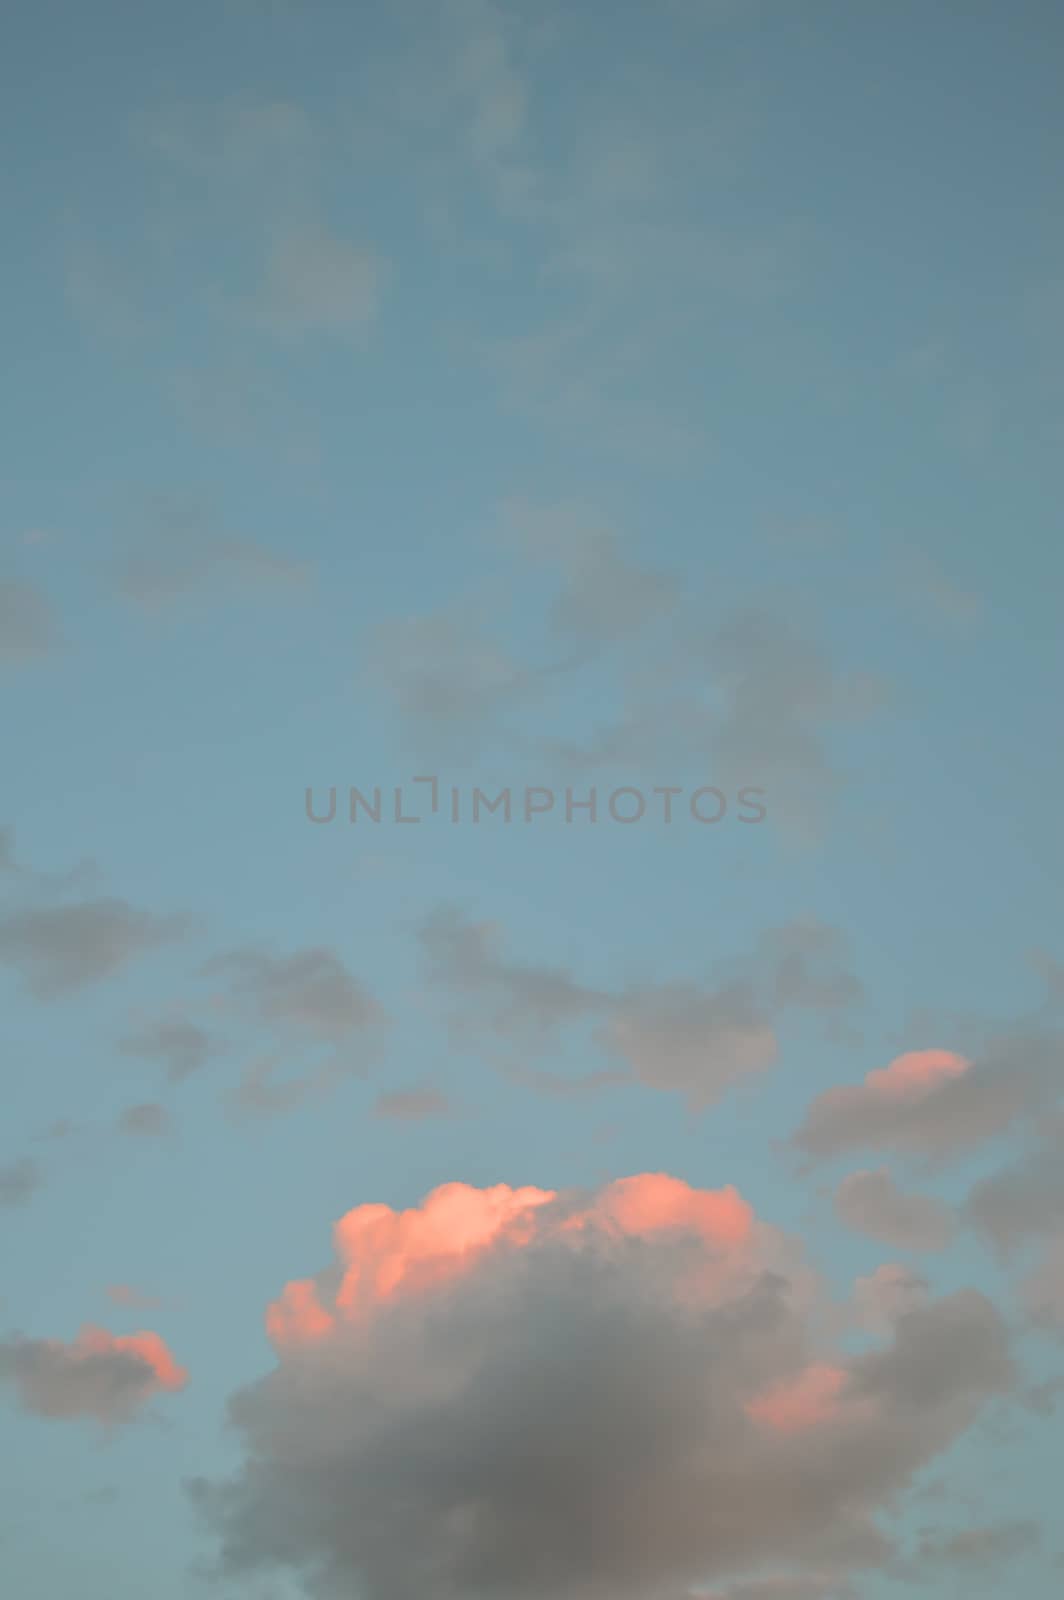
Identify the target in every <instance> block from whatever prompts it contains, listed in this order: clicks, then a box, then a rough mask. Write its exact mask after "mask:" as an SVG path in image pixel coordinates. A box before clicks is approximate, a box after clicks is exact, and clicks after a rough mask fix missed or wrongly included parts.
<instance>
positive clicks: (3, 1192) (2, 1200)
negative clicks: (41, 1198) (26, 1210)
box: [0, 1156, 41, 1211]
mask: <svg viewBox="0 0 1064 1600" xmlns="http://www.w3.org/2000/svg"><path fill="white" fill-rule="evenodd" d="M40 1185H41V1174H40V1169H39V1168H38V1166H37V1163H36V1162H35V1161H31V1160H29V1158H28V1157H26V1156H23V1157H22V1159H21V1160H19V1161H11V1162H9V1163H8V1164H7V1166H6V1167H0V1210H3V1211H7V1210H14V1208H15V1207H16V1206H24V1205H25V1204H26V1202H27V1201H28V1200H29V1199H30V1197H31V1196H32V1195H33V1194H34V1193H35V1191H36V1190H37V1189H39V1188H40Z"/></svg>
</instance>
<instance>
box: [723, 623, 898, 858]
mask: <svg viewBox="0 0 1064 1600" xmlns="http://www.w3.org/2000/svg"><path fill="white" fill-rule="evenodd" d="M708 661H709V665H710V668H711V670H712V671H713V673H714V677H715V683H716V686H717V692H718V693H719V696H720V700H721V710H720V714H719V716H718V717H717V719H716V725H715V729H714V736H713V743H712V746H711V754H712V760H713V768H714V771H715V772H716V773H717V774H719V776H720V777H721V778H722V779H723V780H724V781H726V782H738V783H756V784H758V785H760V786H761V787H762V788H764V789H766V790H768V792H769V793H770V794H771V795H772V797H773V807H774V811H775V812H776V814H778V815H783V816H785V817H786V818H787V819H789V821H790V822H791V824H792V825H794V826H796V827H799V828H802V829H806V830H809V829H815V828H816V827H818V826H819V825H820V823H821V822H822V820H823V817H824V814H825V808H826V807H827V805H828V804H829V802H830V801H831V800H832V798H833V797H834V795H835V794H836V793H837V792H838V791H839V790H840V789H841V788H842V786H843V783H844V778H843V775H842V774H841V773H840V772H839V771H838V770H837V769H836V767H835V765H834V763H833V760H832V756H831V753H830V747H829V743H828V734H829V732H830V730H831V729H832V728H833V727H834V726H836V725H838V724H845V723H847V722H851V721H854V720H862V719H864V718H866V717H868V716H869V715H871V714H872V713H873V712H874V711H877V710H878V709H879V708H880V706H881V705H882V703H883V700H884V696H885V690H884V688H883V686H882V685H881V684H879V683H877V682H875V681H874V680H873V679H871V678H870V677H868V676H867V675H852V674H840V673H838V672H837V671H835V669H834V668H833V667H832V666H831V664H830V663H829V661H828V660H827V658H826V657H825V656H824V654H823V653H822V652H821V651H820V650H819V649H818V648H817V646H816V645H814V644H813V643H812V642H811V641H809V640H808V639H805V638H803V637H802V636H801V635H800V634H799V633H798V632H797V631H796V630H795V629H794V628H793V626H792V625H791V624H790V623H788V622H787V621H785V620H784V619H782V618H780V617H777V616H770V615H768V614H765V613H758V612H750V613H747V614H746V615H740V616H737V617H735V618H733V619H732V620H731V621H730V622H728V623H726V624H725V625H724V626H723V627H722V628H721V629H719V630H718V632H717V634H716V636H715V637H714V638H713V640H712V641H711V643H710V647H709V650H708Z"/></svg>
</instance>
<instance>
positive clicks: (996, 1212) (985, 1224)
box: [964, 1147, 1064, 1255]
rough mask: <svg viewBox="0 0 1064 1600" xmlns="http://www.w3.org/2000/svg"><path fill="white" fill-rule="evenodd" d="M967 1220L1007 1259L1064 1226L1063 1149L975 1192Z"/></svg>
mask: <svg viewBox="0 0 1064 1600" xmlns="http://www.w3.org/2000/svg"><path fill="white" fill-rule="evenodd" d="M964 1216H965V1220H966V1221H967V1222H968V1223H969V1224H970V1225H971V1226H972V1227H974V1228H975V1229H976V1230H977V1231H978V1232H979V1233H981V1234H982V1235H983V1236H984V1237H985V1238H986V1239H988V1240H989V1241H990V1242H991V1244H992V1245H993V1246H994V1248H995V1249H996V1250H997V1251H998V1252H999V1253H1000V1254H1001V1255H1008V1254H1010V1253H1011V1252H1012V1251H1014V1250H1015V1249H1017V1248H1018V1247H1019V1246H1021V1245H1023V1244H1026V1243H1027V1241H1028V1240H1030V1239H1032V1238H1037V1237H1038V1236H1039V1235H1044V1234H1047V1233H1051V1232H1052V1231H1053V1230H1054V1229H1055V1228H1057V1227H1059V1226H1062V1225H1064V1161H1062V1158H1061V1151H1060V1149H1059V1148H1057V1147H1053V1148H1049V1149H1045V1150H1039V1151H1035V1152H1033V1153H1031V1154H1030V1155H1029V1156H1028V1158H1027V1159H1026V1161H1022V1162H1017V1163H1016V1164H1015V1165H1013V1166H1011V1167H1006V1168H1004V1169H1003V1170H1002V1171H1000V1172H995V1173H993V1174H992V1175H991V1176H990V1177H987V1178H982V1179H980V1181H979V1182H978V1183H977V1184H975V1186H974V1187H973V1188H972V1190H971V1192H970V1194H969V1195H968V1198H967V1200H966V1201H965V1203H964Z"/></svg>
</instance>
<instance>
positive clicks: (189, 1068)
mask: <svg viewBox="0 0 1064 1600" xmlns="http://www.w3.org/2000/svg"><path fill="white" fill-rule="evenodd" d="M118 1048H119V1049H120V1050H121V1051H122V1053H123V1055H127V1056H139V1057H141V1058H142V1059H144V1060H146V1061H156V1062H158V1063H159V1064H160V1065H161V1066H162V1067H163V1068H164V1069H165V1072H166V1076H167V1077H168V1078H169V1080H170V1082H171V1083H179V1082H180V1081H181V1079H182V1078H188V1077H190V1076H191V1075H192V1073H194V1072H198V1071H199V1069H200V1068H201V1067H203V1066H205V1065H206V1063H207V1061H208V1060H209V1059H210V1056H211V1052H212V1050H213V1048H214V1042H213V1040H212V1038H211V1036H210V1034H209V1033H207V1032H206V1030H205V1029H203V1028H201V1027H199V1026H198V1025H197V1024H196V1023H194V1022H185V1021H181V1020H173V1021H170V1020H166V1019H161V1020H159V1021H157V1022H151V1023H148V1024H147V1025H146V1026H145V1027H143V1028H138V1029H137V1030H136V1031H135V1032H133V1033H131V1034H128V1035H127V1036H126V1037H125V1038H124V1039H123V1040H122V1041H121V1042H120V1044H119V1046H118Z"/></svg>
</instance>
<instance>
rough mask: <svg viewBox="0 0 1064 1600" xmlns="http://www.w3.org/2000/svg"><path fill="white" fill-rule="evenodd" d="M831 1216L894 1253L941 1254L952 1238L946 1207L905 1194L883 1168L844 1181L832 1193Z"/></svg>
mask: <svg viewBox="0 0 1064 1600" xmlns="http://www.w3.org/2000/svg"><path fill="white" fill-rule="evenodd" d="M835 1215H836V1216H837V1217H838V1218H839V1221H840V1222H843V1223H844V1224H845V1225H846V1227H847V1228H852V1229H853V1230H854V1231H855V1232H856V1233H866V1234H868V1236H869V1238H871V1239H878V1240H880V1241H881V1243H883V1244H889V1245H892V1246H893V1247H894V1248H895V1249H896V1250H944V1249H945V1248H946V1246H947V1245H948V1244H949V1242H950V1239H951V1238H952V1237H953V1216H952V1213H951V1211H950V1209H949V1207H948V1206H945V1205H942V1204H941V1202H940V1201H938V1200H934V1199H932V1198H931V1197H930V1196H929V1195H921V1194H906V1193H905V1191H904V1190H902V1189H900V1188H899V1187H898V1185H897V1184H896V1183H895V1181H894V1179H893V1178H892V1177H891V1175H890V1173H889V1172H887V1171H886V1169H885V1168H880V1169H879V1171H878V1172H851V1173H850V1174H849V1176H848V1177H846V1178H844V1179H843V1180H842V1182H841V1183H840V1184H839V1187H838V1188H837V1189H836V1191H835Z"/></svg>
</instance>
